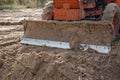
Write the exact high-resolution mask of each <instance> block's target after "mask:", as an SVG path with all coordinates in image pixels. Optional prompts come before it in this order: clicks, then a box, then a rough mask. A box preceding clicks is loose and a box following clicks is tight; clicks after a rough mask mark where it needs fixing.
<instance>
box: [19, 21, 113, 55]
mask: <svg viewBox="0 0 120 80" xmlns="http://www.w3.org/2000/svg"><path fill="white" fill-rule="evenodd" d="M23 24H24V30H25V32H24V36H23V39H22V40H21V43H22V44H30V45H38V46H49V47H57V48H63V49H70V48H78V46H79V47H80V46H82V47H83V48H84V50H87V49H89V48H90V49H94V50H96V51H97V52H99V53H109V52H110V50H111V41H112V32H113V31H112V24H111V23H109V22H103V21H97V22H96V21H74V22H67V21H32V20H27V21H26V20H25V21H23Z"/></svg>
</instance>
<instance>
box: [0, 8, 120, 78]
mask: <svg viewBox="0 0 120 80" xmlns="http://www.w3.org/2000/svg"><path fill="white" fill-rule="evenodd" d="M40 13H41V9H26V10H25V9H21V10H3V11H0V15H1V16H0V22H1V23H8V22H9V23H18V22H20V21H21V20H23V19H24V18H26V19H27V18H32V19H37V18H38V17H40ZM39 19H40V18H39ZM22 35H23V26H22V25H11V24H9V25H5V24H4V25H3V24H1V26H0V80H120V42H119V41H117V42H116V43H115V44H114V46H113V50H112V51H111V52H110V54H108V55H105V54H98V53H97V52H95V51H92V50H89V51H86V52H84V51H81V50H77V51H73V50H63V49H57V48H49V47H36V46H28V45H21V44H20V39H21V37H22Z"/></svg>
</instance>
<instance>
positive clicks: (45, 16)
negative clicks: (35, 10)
mask: <svg viewBox="0 0 120 80" xmlns="http://www.w3.org/2000/svg"><path fill="white" fill-rule="evenodd" d="M53 8H54V4H53V1H49V2H48V3H47V4H46V5H45V7H44V8H43V12H42V15H41V17H42V20H52V13H53Z"/></svg>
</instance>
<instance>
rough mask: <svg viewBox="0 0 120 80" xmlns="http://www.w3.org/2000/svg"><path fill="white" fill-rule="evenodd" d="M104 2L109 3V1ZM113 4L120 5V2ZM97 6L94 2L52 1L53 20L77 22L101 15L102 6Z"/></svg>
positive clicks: (79, 0) (117, 0)
mask: <svg viewBox="0 0 120 80" xmlns="http://www.w3.org/2000/svg"><path fill="white" fill-rule="evenodd" d="M101 1H102V0H101ZM106 2H107V3H109V2H110V0H106ZM115 2H116V3H118V4H120V0H116V1H115ZM98 4H99V3H98ZM98 4H96V0H54V11H53V19H54V20H64V21H77V20H82V19H85V18H86V17H88V16H99V15H102V12H103V6H104V5H99V6H98ZM96 6H97V7H96Z"/></svg>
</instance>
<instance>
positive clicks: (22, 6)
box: [0, 4, 27, 9]
mask: <svg viewBox="0 0 120 80" xmlns="http://www.w3.org/2000/svg"><path fill="white" fill-rule="evenodd" d="M21 8H27V6H24V5H15V4H8V5H1V6H0V9H21Z"/></svg>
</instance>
